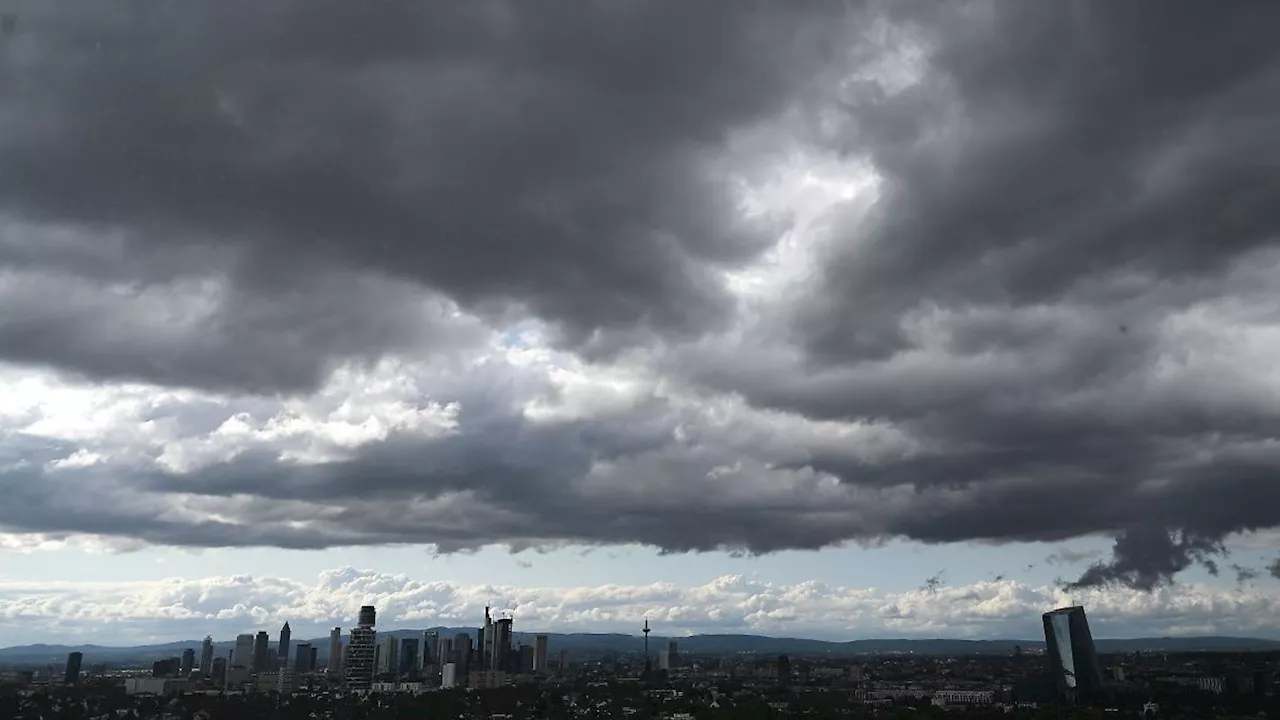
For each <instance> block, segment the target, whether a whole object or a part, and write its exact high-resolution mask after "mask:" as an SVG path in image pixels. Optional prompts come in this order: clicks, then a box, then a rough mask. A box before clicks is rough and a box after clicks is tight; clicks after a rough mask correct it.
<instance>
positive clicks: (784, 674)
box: [778, 655, 791, 687]
mask: <svg viewBox="0 0 1280 720" xmlns="http://www.w3.org/2000/svg"><path fill="white" fill-rule="evenodd" d="M778 684H779V685H781V686H782V687H786V686H788V685H790V684H791V658H789V657H787V656H786V655H779V656H778Z"/></svg>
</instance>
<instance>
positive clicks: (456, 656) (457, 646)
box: [446, 633, 471, 677]
mask: <svg viewBox="0 0 1280 720" xmlns="http://www.w3.org/2000/svg"><path fill="white" fill-rule="evenodd" d="M449 647H450V648H451V650H450V653H449V657H448V658H447V659H446V661H447V662H452V663H453V664H454V668H453V670H454V672H456V673H458V675H459V677H466V676H467V673H469V672H470V671H471V636H470V635H468V634H466V633H458V634H457V635H454V636H453V643H452V644H450V645H449Z"/></svg>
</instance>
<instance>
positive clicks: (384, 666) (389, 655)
mask: <svg viewBox="0 0 1280 720" xmlns="http://www.w3.org/2000/svg"><path fill="white" fill-rule="evenodd" d="M399 650H400V643H399V642H397V641H396V636H395V635H392V634H390V633H388V634H387V636H386V637H384V638H382V641H381V642H379V643H378V650H377V652H376V653H375V655H376V657H377V658H378V673H379V674H381V673H394V672H395V671H397V670H399V669H400V665H399V663H398V662H397V660H398V658H399V655H400V653H399Z"/></svg>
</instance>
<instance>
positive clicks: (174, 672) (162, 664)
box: [151, 657, 182, 678]
mask: <svg viewBox="0 0 1280 720" xmlns="http://www.w3.org/2000/svg"><path fill="white" fill-rule="evenodd" d="M181 668H182V658H176V657H175V658H169V659H168V660H157V661H155V662H153V663H151V677H156V678H169V677H177V676H178V672H179V670H180V669H181Z"/></svg>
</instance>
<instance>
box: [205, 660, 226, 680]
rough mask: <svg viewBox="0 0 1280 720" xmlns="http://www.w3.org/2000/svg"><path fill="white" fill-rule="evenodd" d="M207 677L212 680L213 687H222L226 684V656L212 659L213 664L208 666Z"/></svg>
mask: <svg viewBox="0 0 1280 720" xmlns="http://www.w3.org/2000/svg"><path fill="white" fill-rule="evenodd" d="M209 679H210V680H211V681H213V685H214V687H222V686H223V685H226V684H227V659H226V658H214V659H213V664H212V665H211V666H210V668H209Z"/></svg>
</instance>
